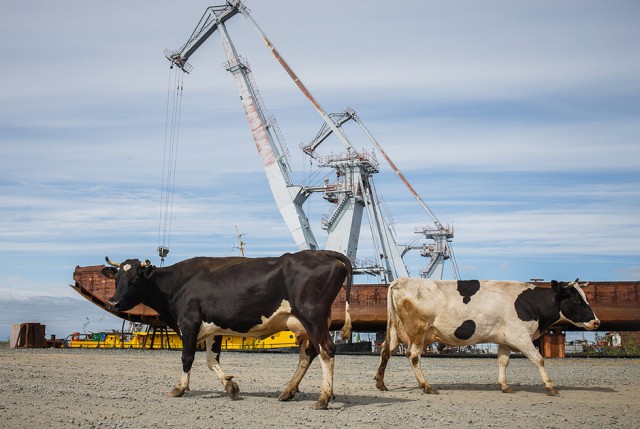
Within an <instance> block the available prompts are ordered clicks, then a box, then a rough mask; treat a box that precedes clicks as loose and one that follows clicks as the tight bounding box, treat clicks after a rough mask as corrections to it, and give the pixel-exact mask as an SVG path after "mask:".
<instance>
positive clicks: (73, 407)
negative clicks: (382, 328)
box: [0, 348, 640, 429]
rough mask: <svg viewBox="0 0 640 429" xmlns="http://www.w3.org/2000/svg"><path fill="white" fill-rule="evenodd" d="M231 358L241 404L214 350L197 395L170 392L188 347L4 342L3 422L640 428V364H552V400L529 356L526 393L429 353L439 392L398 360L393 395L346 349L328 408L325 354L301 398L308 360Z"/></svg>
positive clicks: (490, 366) (195, 383)
mask: <svg viewBox="0 0 640 429" xmlns="http://www.w3.org/2000/svg"><path fill="white" fill-rule="evenodd" d="M221 363H222V365H223V367H224V368H225V370H226V372H227V373H228V374H230V375H234V376H235V380H236V381H237V382H238V384H239V385H240V389H241V393H240V394H241V398H242V400H239V401H231V400H230V399H229V398H228V397H227V396H226V394H224V391H223V389H222V387H221V385H220V383H219V382H218V381H217V379H215V378H214V375H213V373H211V372H210V371H209V370H208V369H207V367H206V363H205V353H203V352H199V353H198V354H197V355H196V362H195V363H194V367H193V370H192V374H191V391H190V392H189V393H187V395H185V396H184V397H182V398H165V397H164V393H165V392H166V391H168V390H170V389H171V388H172V387H173V386H174V384H175V383H176V382H177V380H178V375H179V373H180V371H181V364H180V352H177V351H144V350H87V349H85V350H80V349H42V350H35V349H31V350H12V349H8V348H0V394H1V397H2V401H1V402H0V427H1V428H68V427H82V428H165V427H169V428H170V427H180V428H229V427H237V428H253V427H256V428H272V427H277V428H288V427H309V428H320V427H322V428H325V427H327V426H330V427H367V428H383V427H384V428H389V427H409V428H416V427H429V426H432V425H434V424H435V425H437V427H454V428H466V427H480V428H484V427H497V428H504V427H510V428H519V427H522V428H572V429H574V428H589V427H594V428H596V427H597V428H601V427H612V428H638V427H640V360H639V359H548V360H547V361H546V367H547V370H548V371H549V374H550V376H551V378H552V379H553V380H554V381H555V383H556V385H557V386H558V388H559V390H560V395H559V396H556V397H550V396H547V395H546V393H545V391H544V388H543V386H542V383H541V382H540V379H539V375H538V371H537V370H536V369H535V368H534V367H533V365H532V364H531V363H530V362H529V361H527V360H525V359H512V360H511V364H510V365H509V369H508V372H507V376H508V380H509V382H510V384H511V386H512V387H513V388H514V390H515V393H514V394H504V393H501V392H500V389H499V387H498V385H497V377H498V369H497V367H498V365H497V360H495V359H467V358H442V359H441V358H423V360H422V365H423V369H424V370H425V373H426V376H427V379H428V380H429V381H430V383H431V384H433V385H434V386H435V387H436V388H437V389H439V390H440V394H439V395H426V394H423V393H422V391H421V390H419V389H418V388H417V382H416V380H415V378H414V375H413V372H412V371H411V369H410V367H409V364H408V362H407V360H406V358H404V357H401V356H397V357H396V356H394V357H393V358H392V359H391V361H390V362H389V366H388V368H387V373H386V378H385V381H386V383H387V386H388V387H389V389H390V390H389V391H388V392H380V391H378V390H377V389H376V388H375V384H374V381H373V375H374V373H375V370H376V368H377V365H378V357H377V356H347V355H338V356H337V357H336V365H335V371H336V373H335V381H334V392H335V395H336V399H335V402H333V403H331V404H329V409H328V410H325V411H315V410H312V409H311V406H312V405H313V404H314V403H315V401H316V400H317V398H318V394H319V391H320V382H321V370H320V364H319V362H318V361H317V360H316V361H314V362H313V364H312V366H311V368H310V369H309V372H308V373H307V375H306V377H305V379H304V380H303V381H302V383H301V385H300V390H301V393H299V394H298V395H296V397H295V398H294V399H293V400H292V401H290V402H279V401H278V400H277V399H276V398H277V396H278V394H279V392H280V389H281V388H282V387H283V386H284V385H285V384H286V382H287V381H288V380H289V378H290V377H291V375H292V374H293V371H294V369H295V367H296V365H297V355H294V354H278V353H269V354H267V353H237V352H235V353H232V352H226V353H223V355H222V362H221Z"/></svg>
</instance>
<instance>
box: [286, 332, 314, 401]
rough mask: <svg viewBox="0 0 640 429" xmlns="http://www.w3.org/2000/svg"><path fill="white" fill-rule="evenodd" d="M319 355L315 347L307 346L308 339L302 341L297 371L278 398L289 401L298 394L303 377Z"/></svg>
mask: <svg viewBox="0 0 640 429" xmlns="http://www.w3.org/2000/svg"><path fill="white" fill-rule="evenodd" d="M317 355H318V353H317V352H316V350H315V349H314V348H313V347H308V346H307V341H302V342H301V343H300V355H299V357H298V368H297V369H296V372H295V373H294V374H293V377H292V378H291V380H290V381H289V383H287V387H285V388H284V390H283V391H282V393H281V394H280V396H278V400H280V401H288V400H290V399H292V398H293V397H294V396H295V395H296V393H297V392H298V386H299V385H300V381H302V378H303V377H304V375H305V374H306V373H307V370H308V369H309V365H311V362H312V361H313V359H314V358H315V357H316V356H317Z"/></svg>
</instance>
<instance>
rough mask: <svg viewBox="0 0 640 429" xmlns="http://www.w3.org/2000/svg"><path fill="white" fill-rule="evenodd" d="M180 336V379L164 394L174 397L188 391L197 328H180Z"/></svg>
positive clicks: (194, 354) (194, 353)
mask: <svg viewBox="0 0 640 429" xmlns="http://www.w3.org/2000/svg"><path fill="white" fill-rule="evenodd" d="M181 337H182V374H181V375H180V381H179V382H178V385H177V386H176V387H174V388H173V390H171V391H170V392H167V394H166V396H169V397H174V398H179V397H180V396H182V395H184V394H185V393H186V392H188V391H189V376H190V374H191V367H192V366H193V360H194V359H195V356H196V346H197V330H196V329H192V328H185V329H181Z"/></svg>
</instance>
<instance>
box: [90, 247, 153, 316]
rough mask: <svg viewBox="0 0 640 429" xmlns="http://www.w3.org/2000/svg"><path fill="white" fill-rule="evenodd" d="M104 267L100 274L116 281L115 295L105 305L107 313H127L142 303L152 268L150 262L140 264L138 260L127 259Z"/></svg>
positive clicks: (107, 259) (108, 261)
mask: <svg viewBox="0 0 640 429" xmlns="http://www.w3.org/2000/svg"><path fill="white" fill-rule="evenodd" d="M105 259H106V261H107V263H108V264H109V265H111V266H110V267H104V268H103V269H102V274H103V275H105V276H106V277H109V278H110V279H115V281H116V293H115V294H114V295H113V297H111V299H110V300H109V302H107V304H106V305H105V308H106V309H107V310H108V311H127V310H130V309H132V308H133V307H135V306H136V305H138V304H140V303H142V300H143V299H144V295H145V292H146V290H147V279H148V277H149V274H150V272H151V270H152V269H153V266H152V265H151V262H149V261H148V260H147V261H144V262H140V261H139V260H138V259H127V260H126V261H124V262H121V263H117V262H111V261H110V260H109V257H108V256H107V257H106V258H105Z"/></svg>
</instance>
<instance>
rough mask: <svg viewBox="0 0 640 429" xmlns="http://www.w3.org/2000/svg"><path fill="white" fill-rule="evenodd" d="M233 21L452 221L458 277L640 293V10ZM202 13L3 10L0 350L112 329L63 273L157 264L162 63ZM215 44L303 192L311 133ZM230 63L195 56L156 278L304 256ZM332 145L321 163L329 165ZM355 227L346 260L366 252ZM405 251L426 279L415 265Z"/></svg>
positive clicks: (337, 13) (409, 222)
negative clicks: (25, 336)
mask: <svg viewBox="0 0 640 429" xmlns="http://www.w3.org/2000/svg"><path fill="white" fill-rule="evenodd" d="M214 4H216V3H214ZM246 4H247V6H248V7H249V8H250V9H251V11H252V16H253V17H254V19H255V20H256V21H257V22H258V24H259V25H260V26H261V28H262V29H263V30H264V31H265V33H266V34H267V35H268V36H269V37H270V39H271V41H272V42H273V44H274V45H275V46H276V47H277V48H278V50H279V51H280V53H281V54H282V55H283V57H284V58H285V59H286V60H287V62H288V63H289V64H290V65H291V67H292V68H293V69H294V70H295V72H296V73H297V74H298V75H299V77H300V78H301V80H302V81H303V82H304V83H305V84H306V86H307V87H308V88H309V89H310V91H311V92H312V93H313V95H314V96H315V97H316V99H318V101H319V102H320V104H322V106H323V107H324V108H325V110H327V111H328V112H330V113H334V112H341V111H343V110H344V109H345V108H347V107H352V108H354V109H355V110H356V111H357V113H358V115H359V116H360V118H361V119H362V120H363V121H364V123H365V124H366V126H367V128H368V129H369V130H370V131H371V132H372V133H373V135H374V136H375V137H376V139H377V140H378V141H379V142H380V143H381V144H382V146H383V147H384V148H385V150H386V152H387V153H388V154H389V156H390V157H391V159H392V160H393V161H394V163H395V164H396V165H397V166H398V168H399V169H400V170H401V171H402V172H403V173H404V175H405V176H406V177H407V179H408V180H409V182H410V183H411V184H412V186H413V187H414V188H415V189H416V191H417V192H418V193H419V194H420V195H421V197H422V198H423V199H424V200H425V201H426V203H427V204H428V205H429V207H430V209H431V210H432V211H433V212H434V213H435V214H436V216H437V217H438V219H439V220H440V222H441V223H443V224H449V225H453V227H454V228H455V238H454V241H453V246H454V249H455V256H456V259H457V262H458V268H459V270H460V274H461V277H462V278H479V279H510V280H529V279H530V278H534V277H536V278H543V279H545V280H551V279H557V280H572V279H575V278H576V277H579V278H580V279H581V280H585V281H589V280H590V281H605V280H606V281H621V280H638V279H639V278H640V245H639V244H638V243H639V242H640V216H638V215H637V212H638V209H640V54H639V53H638V46H640V26H638V25H637V20H638V16H640V5H639V4H638V3H637V2H634V1H617V2H614V3H606V2H600V1H589V0H587V1H583V0H581V1H577V0H576V1H559V2H558V1H538V2H507V1H503V0H488V1H484V2H475V1H456V2H440V1H417V0H416V1H405V2H402V3H389V2H383V1H378V0H373V1H366V2H364V1H349V2H344V1H338V0H327V1H323V2H305V3H304V4H302V3H301V2H297V1H293V0H274V1H269V2H265V1H258V0H246ZM209 5H211V4H210V3H207V2H203V1H199V0H198V1H191V2H189V3H188V4H185V3H179V2H169V1H156V2H153V7H150V4H149V3H144V4H143V3H141V2H133V3H132V2H125V1H121V0H116V1H113V2H108V3H96V2H85V1H77V0H72V1H67V2H63V3H52V2H48V1H42V0H35V1H31V2H4V3H3V13H2V14H1V15H0V29H1V30H0V31H1V32H2V36H3V37H0V54H1V56H2V58H3V67H2V69H1V70H0V89H1V91H0V340H6V339H8V338H9V335H10V328H11V325H12V324H16V323H23V322H39V323H43V324H45V325H46V327H47V328H46V333H47V336H50V335H52V334H54V335H56V336H57V337H58V338H64V337H66V336H67V335H69V334H71V333H72V332H74V331H80V332H82V331H85V332H90V331H93V332H95V331H99V330H103V329H119V328H120V327H121V324H122V322H121V320H120V319H117V318H115V317H113V316H111V315H109V314H108V313H106V312H105V311H103V310H101V309H99V308H98V307H97V306H95V305H93V304H91V303H90V302H88V301H87V300H85V299H84V298H82V297H80V296H79V295H78V294H77V293H76V292H75V291H74V290H73V289H72V288H71V287H69V285H70V284H72V283H73V272H74V269H75V267H76V266H88V265H99V264H102V263H103V261H104V256H105V255H108V256H109V257H110V258H111V259H112V260H124V259H127V258H139V259H150V260H151V261H152V262H153V263H155V264H158V263H159V262H160V261H159V257H158V255H157V253H156V247H157V246H158V243H159V240H160V238H159V233H160V232H162V228H161V225H160V222H159V220H160V207H161V189H162V181H163V169H164V168H163V160H164V150H165V140H166V134H165V129H166V127H167V118H166V116H167V104H168V102H167V99H168V96H167V94H168V91H169V88H170V82H171V77H170V76H171V70H170V69H169V62H168V61H167V60H166V59H165V58H164V55H163V51H164V49H165V48H168V49H173V50H175V49H177V48H179V47H180V46H181V45H182V44H183V43H184V42H185V41H186V40H187V39H188V37H189V35H190V34H191V32H192V30H193V29H194V27H195V26H196V24H197V22H198V20H199V19H200V17H201V15H202V14H203V12H204V11H205V9H206V7H207V6H209ZM227 27H228V30H229V32H230V34H231V37H232V40H233V41H234V43H235V45H236V48H237V50H238V52H239V54H240V55H241V56H243V57H244V58H246V59H247V60H248V61H249V63H250V64H251V68H252V71H253V75H254V78H255V81H256V83H257V84H258V86H259V88H260V92H261V94H262V96H263V99H264V101H265V104H266V106H267V108H268V109H269V112H270V113H272V114H274V115H275V117H276V118H277V120H278V123H279V126H280V129H281V130H282V134H283V136H284V138H285V140H286V142H287V146H288V148H289V151H290V153H291V165H292V168H293V170H294V180H304V178H305V174H307V173H308V172H309V171H310V168H311V167H310V166H309V160H308V158H306V159H305V157H304V156H303V155H302V152H301V151H300V149H299V148H298V147H299V145H300V144H301V143H308V142H310V141H311V140H312V139H313V137H315V135H316V133H317V132H318V130H319V129H320V126H321V124H322V122H321V118H320V116H319V115H318V114H317V112H316V111H315V110H314V109H313V108H312V107H311V105H310V104H309V102H308V100H307V99H306V98H305V97H304V96H302V95H301V93H300V92H299V91H298V90H297V88H296V87H295V85H294V84H293V83H292V81H291V80H290V79H289V77H288V76H287V75H286V74H285V73H284V71H283V70H282V69H281V68H280V66H279V65H278V64H277V62H276V61H275V59H274V58H273V57H272V56H271V54H270V53H269V52H268V51H267V49H266V48H265V45H264V43H263V42H262V40H261V39H260V37H259V36H258V34H257V33H256V31H255V30H254V29H253V28H251V27H250V26H249V25H248V23H247V22H246V21H245V19H244V18H243V17H242V16H236V17H234V18H233V19H232V20H230V21H229V22H228V25H227ZM224 61H225V56H224V51H223V49H222V45H221V42H220V37H219V35H217V34H214V35H213V36H212V37H211V38H210V39H209V40H208V41H207V42H206V43H205V44H204V45H202V46H201V47H200V49H199V50H198V51H197V52H196V53H195V54H194V55H192V57H191V58H190V60H189V62H190V63H191V64H192V65H193V71H192V72H191V73H190V74H189V75H187V76H185V79H184V91H183V98H182V108H181V116H180V118H181V119H180V135H179V140H178V145H179V146H178V152H177V162H176V169H175V192H174V194H173V205H172V207H173V212H172V218H171V228H170V229H169V232H170V234H171V241H170V249H171V250H170V255H169V257H168V258H167V261H166V263H167V264H172V263H175V262H177V261H179V260H182V259H186V258H189V257H192V256H201V255H208V256H227V255H230V254H237V253H238V250H237V248H234V246H235V244H236V237H235V227H236V226H237V227H238V230H239V231H240V232H241V233H242V234H243V236H242V240H243V241H244V242H246V254H247V256H255V257H258V256H274V255H279V254H282V253H284V252H289V251H295V250H296V247H295V244H294V242H293V239H292V238H291V236H290V235H289V233H288V230H287V228H286V226H285V224H284V222H283V221H282V218H281V217H280V214H279V212H278V210H277V207H276V206H275V203H274V200H273V197H272V195H271V193H270V190H269V187H268V184H267V181H266V179H265V176H264V170H263V168H262V165H261V163H260V159H259V157H258V155H257V152H256V149H255V145H254V143H253V140H252V137H251V134H250V131H249V127H248V125H247V121H246V118H245V116H244V114H243V110H242V106H241V103H240V102H239V99H238V93H237V90H236V88H235V85H234V82H233V78H232V76H231V75H230V73H228V72H227V71H226V70H224V68H223V67H222V64H223V62H224ZM356 141H357V143H356V146H358V147H360V146H359V145H361V147H362V148H363V149H366V150H371V149H372V148H371V147H370V145H369V144H368V143H367V142H366V141H364V140H363V141H362V143H361V142H360V140H358V139H356ZM332 144H335V143H327V147H326V148H324V147H323V148H322V149H323V150H327V151H333V150H334V149H333V148H334V147H335V149H336V150H339V146H331V145H332ZM323 146H324V145H323ZM378 159H379V160H380V161H381V171H380V173H378V174H377V175H376V176H375V177H374V181H375V184H376V188H377V191H378V194H379V195H380V196H381V197H382V199H383V200H384V204H385V207H386V210H387V213H388V214H389V217H390V218H393V222H394V224H393V225H394V229H395V231H396V233H397V238H396V240H397V241H398V242H399V243H404V242H408V241H411V240H412V239H414V238H415V236H416V235H415V233H414V230H415V228H416V227H420V226H424V225H426V224H429V219H428V217H427V216H426V214H425V212H424V211H422V209H421V208H420V207H419V206H418V205H417V203H416V202H415V200H414V199H413V197H412V196H411V194H410V193H409V192H408V191H407V190H406V188H405V187H404V185H403V184H402V182H400V181H399V180H398V178H397V176H396V175H395V174H394V173H393V171H392V170H391V169H390V168H388V166H387V165H385V164H384V161H383V160H382V157H381V156H378ZM306 209H307V210H308V212H309V217H310V220H311V222H312V227H313V229H314V232H315V235H316V237H317V238H318V240H319V241H320V242H321V244H322V243H323V241H324V239H325V235H324V231H323V230H322V229H321V228H320V217H321V216H322V214H324V213H327V212H328V211H329V209H330V207H329V205H328V204H326V203H325V202H324V201H323V200H322V198H319V197H318V198H313V199H312V200H311V201H310V202H309V203H308V204H307V205H306ZM363 228H364V229H363V238H362V244H361V248H360V251H361V252H359V255H358V256H359V257H367V256H370V255H367V254H366V252H367V249H368V247H369V246H368V244H367V243H368V241H367V239H366V238H365V236H366V235H367V231H368V226H366V222H365V223H363ZM360 253H362V254H360ZM409 255H410V256H408V258H407V264H408V265H409V269H410V271H411V275H417V273H418V270H419V268H420V267H421V266H425V265H426V261H424V260H420V258H419V257H418V256H416V255H415V254H413V253H410V254H409ZM444 277H445V278H452V273H451V270H450V267H446V268H445V273H444Z"/></svg>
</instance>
